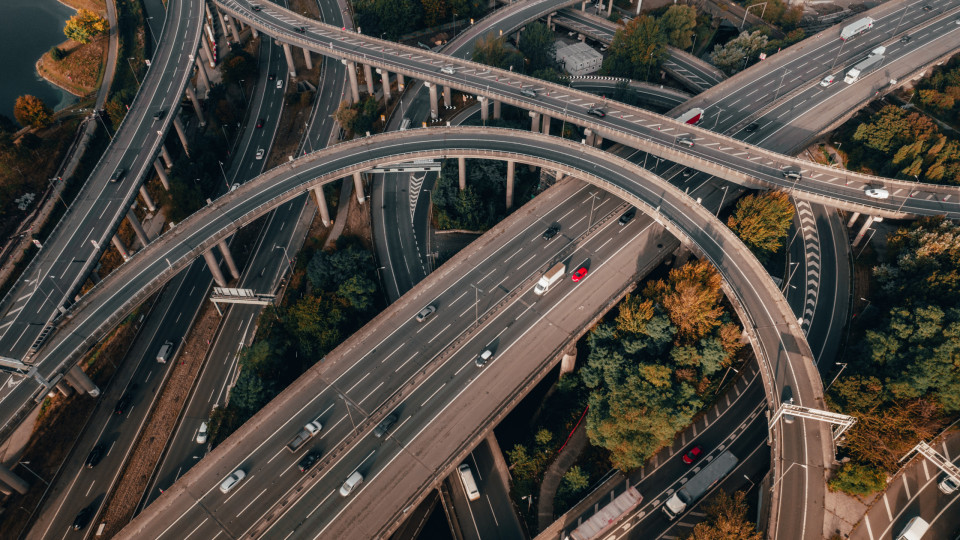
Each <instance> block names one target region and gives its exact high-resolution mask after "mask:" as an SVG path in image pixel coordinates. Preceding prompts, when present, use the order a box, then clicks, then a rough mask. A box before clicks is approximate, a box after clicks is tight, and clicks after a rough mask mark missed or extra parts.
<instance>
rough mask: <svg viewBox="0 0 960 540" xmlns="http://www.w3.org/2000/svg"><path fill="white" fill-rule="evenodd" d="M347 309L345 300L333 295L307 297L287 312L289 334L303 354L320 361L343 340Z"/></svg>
mask: <svg viewBox="0 0 960 540" xmlns="http://www.w3.org/2000/svg"><path fill="white" fill-rule="evenodd" d="M347 307H348V306H347V304H346V301H345V300H342V299H340V298H337V297H335V296H333V295H330V294H329V293H321V294H319V295H312V294H308V295H304V296H303V298H301V299H300V300H298V301H296V302H295V303H294V304H293V305H292V306H290V308H289V309H288V310H287V313H286V316H285V322H286V326H287V331H288V332H290V335H292V336H294V338H295V339H296V340H297V343H298V345H299V349H300V350H301V351H303V352H304V353H305V354H307V355H308V356H309V357H311V358H314V359H317V358H319V357H321V356H323V355H324V354H326V353H327V352H329V351H330V350H332V349H333V348H334V347H336V346H337V344H339V343H340V341H341V339H342V338H343V333H342V327H343V326H344V325H345V323H346V322H347V316H346V313H345V308H347Z"/></svg>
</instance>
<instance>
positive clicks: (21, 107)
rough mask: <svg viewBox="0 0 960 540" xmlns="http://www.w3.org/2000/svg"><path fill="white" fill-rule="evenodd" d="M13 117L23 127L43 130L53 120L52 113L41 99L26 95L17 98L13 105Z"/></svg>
mask: <svg viewBox="0 0 960 540" xmlns="http://www.w3.org/2000/svg"><path fill="white" fill-rule="evenodd" d="M13 116H14V117H16V119H17V122H20V124H22V125H24V126H33V127H36V128H44V127H47V126H49V125H50V122H51V121H52V120H53V112H52V111H51V110H50V107H47V104H46V103H44V102H43V100H42V99H40V98H38V97H37V96H31V95H30V94H26V95H23V96H20V97H18V98H17V101H16V103H14V105H13Z"/></svg>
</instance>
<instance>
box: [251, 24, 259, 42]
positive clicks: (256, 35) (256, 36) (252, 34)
mask: <svg viewBox="0 0 960 540" xmlns="http://www.w3.org/2000/svg"><path fill="white" fill-rule="evenodd" d="M250 35H251V36H253V38H254V39H256V38H258V37H260V32H257V29H256V28H254V27H252V26H251V27H250Z"/></svg>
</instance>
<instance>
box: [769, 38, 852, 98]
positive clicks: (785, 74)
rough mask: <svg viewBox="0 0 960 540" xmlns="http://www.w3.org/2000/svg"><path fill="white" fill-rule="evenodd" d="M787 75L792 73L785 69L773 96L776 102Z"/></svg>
mask: <svg viewBox="0 0 960 540" xmlns="http://www.w3.org/2000/svg"><path fill="white" fill-rule="evenodd" d="M841 47H842V45H841ZM787 73H790V71H788V70H786V69H784V70H783V75H782V76H781V77H780V84H778V85H777V91H776V92H775V93H774V94H773V100H774V101H776V100H777V97H778V96H779V95H780V87H781V86H783V79H785V78H786V77H787Z"/></svg>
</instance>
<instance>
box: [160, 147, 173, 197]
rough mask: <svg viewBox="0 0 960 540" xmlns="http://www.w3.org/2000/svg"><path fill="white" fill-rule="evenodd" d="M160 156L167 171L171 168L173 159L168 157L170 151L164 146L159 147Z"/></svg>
mask: <svg viewBox="0 0 960 540" xmlns="http://www.w3.org/2000/svg"><path fill="white" fill-rule="evenodd" d="M160 156H161V157H163V163H164V164H165V165H166V166H167V168H168V169H169V168H170V167H173V158H172V157H170V151H169V150H167V145H166V144H161V145H160ZM167 189H170V188H169V187H168V188H167Z"/></svg>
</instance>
